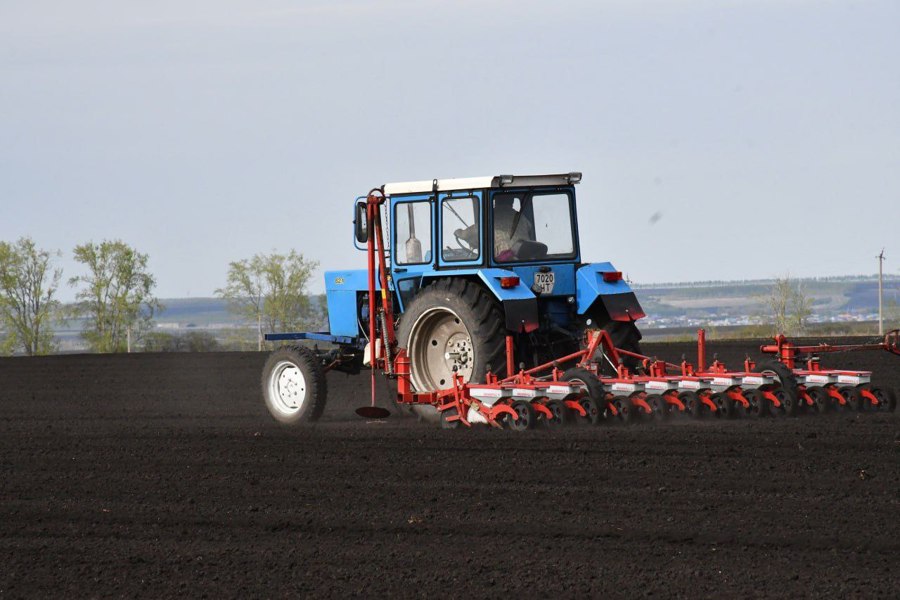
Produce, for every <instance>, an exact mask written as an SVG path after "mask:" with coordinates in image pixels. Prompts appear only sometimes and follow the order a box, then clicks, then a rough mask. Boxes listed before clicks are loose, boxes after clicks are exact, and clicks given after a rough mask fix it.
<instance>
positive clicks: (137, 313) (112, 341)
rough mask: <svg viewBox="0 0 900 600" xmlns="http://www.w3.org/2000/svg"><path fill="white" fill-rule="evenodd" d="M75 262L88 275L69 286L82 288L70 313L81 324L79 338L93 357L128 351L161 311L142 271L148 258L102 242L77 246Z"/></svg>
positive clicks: (115, 243)
mask: <svg viewBox="0 0 900 600" xmlns="http://www.w3.org/2000/svg"><path fill="white" fill-rule="evenodd" d="M75 260H76V261H78V262H80V263H81V264H83V265H85V266H86V267H87V269H88V274H87V275H81V276H78V277H73V278H71V279H70V280H69V284H70V285H73V286H77V285H81V286H83V287H82V289H81V290H79V291H78V293H77V295H76V298H77V299H78V303H77V304H76V306H75V309H74V316H75V317H82V318H85V319H86V326H85V329H84V331H83V333H82V334H81V335H82V337H83V338H84V339H85V340H87V342H88V343H89V344H90V346H91V349H92V350H93V351H95V352H122V351H130V346H131V343H132V342H136V341H137V340H139V339H140V338H141V336H142V335H143V333H144V332H146V331H147V330H148V329H149V328H150V325H151V321H152V319H153V315H154V314H156V313H157V312H159V311H160V310H161V309H162V305H161V304H160V303H159V301H158V300H157V299H156V298H155V297H154V296H153V288H154V287H155V286H156V279H155V278H154V277H153V275H151V274H150V273H149V272H148V271H147V260H148V256H147V255H146V254H141V253H140V252H138V251H136V250H135V249H134V248H132V247H130V246H129V245H127V244H125V243H124V242H122V241H120V240H114V241H107V240H104V241H103V242H101V243H100V244H94V243H93V242H88V243H87V244H82V245H80V246H76V247H75Z"/></svg>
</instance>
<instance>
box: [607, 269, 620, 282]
mask: <svg viewBox="0 0 900 600" xmlns="http://www.w3.org/2000/svg"><path fill="white" fill-rule="evenodd" d="M603 281H605V282H606V283H615V282H617V281H622V271H607V272H605V273H603Z"/></svg>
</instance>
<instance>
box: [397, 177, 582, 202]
mask: <svg viewBox="0 0 900 600" xmlns="http://www.w3.org/2000/svg"><path fill="white" fill-rule="evenodd" d="M580 181H581V173H578V172H572V173H554V174H549V175H494V176H490V175H489V176H486V177H458V178H455V179H432V180H430V181H428V180H425V181H402V182H399V183H386V184H384V188H383V189H384V194H385V196H394V195H398V194H417V193H418V194H421V193H429V192H433V191H438V192H449V191H453V190H480V189H485V188H503V187H535V186H545V185H555V186H562V185H572V184H575V183H579V182H580Z"/></svg>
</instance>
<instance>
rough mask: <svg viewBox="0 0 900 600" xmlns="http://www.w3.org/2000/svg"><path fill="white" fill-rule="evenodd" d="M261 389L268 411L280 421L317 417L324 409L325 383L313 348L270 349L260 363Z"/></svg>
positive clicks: (287, 422) (288, 422)
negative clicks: (264, 361)
mask: <svg viewBox="0 0 900 600" xmlns="http://www.w3.org/2000/svg"><path fill="white" fill-rule="evenodd" d="M262 393H263V399H264V400H265V401H266V408H268V409H269V414H270V415H272V418H274V419H275V420H276V421H278V422H279V423H282V424H284V425H299V424H301V423H311V422H313V421H317V420H318V419H319V417H321V416H322V411H323V410H324V409H325V400H326V399H327V396H328V387H327V383H326V380H325V372H324V370H323V369H322V364H321V362H320V361H319V359H318V357H317V356H316V354H315V352H313V351H312V350H310V349H309V348H304V347H303V346H293V347H285V348H279V349H278V350H275V351H274V352H272V353H271V354H270V355H269V358H268V359H267V360H266V364H265V366H264V367H263V374H262Z"/></svg>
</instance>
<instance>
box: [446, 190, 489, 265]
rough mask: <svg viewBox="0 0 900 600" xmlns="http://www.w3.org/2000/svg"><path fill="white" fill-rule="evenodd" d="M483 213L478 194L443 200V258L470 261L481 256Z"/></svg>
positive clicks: (449, 260) (450, 260)
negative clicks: (481, 217) (480, 216)
mask: <svg viewBox="0 0 900 600" xmlns="http://www.w3.org/2000/svg"><path fill="white" fill-rule="evenodd" d="M480 214H481V209H480V202H479V199H478V198H477V197H476V196H463V197H460V198H449V197H448V198H444V200H443V201H442V202H441V223H442V226H441V236H442V237H441V240H442V241H441V244H442V246H443V248H442V249H441V258H442V259H443V260H444V261H448V262H452V261H470V260H478V259H479V258H480V257H481V220H480V218H479V215H480Z"/></svg>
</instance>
